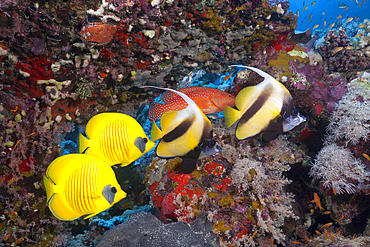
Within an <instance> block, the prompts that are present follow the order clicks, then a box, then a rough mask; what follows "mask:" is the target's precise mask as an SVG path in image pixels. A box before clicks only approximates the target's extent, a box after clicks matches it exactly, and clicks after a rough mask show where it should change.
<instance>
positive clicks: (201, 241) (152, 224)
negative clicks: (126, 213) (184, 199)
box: [97, 211, 219, 247]
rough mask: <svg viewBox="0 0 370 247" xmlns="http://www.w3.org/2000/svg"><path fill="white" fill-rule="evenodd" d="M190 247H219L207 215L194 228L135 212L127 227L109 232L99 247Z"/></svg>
mask: <svg viewBox="0 0 370 247" xmlns="http://www.w3.org/2000/svg"><path fill="white" fill-rule="evenodd" d="M113 246H114V247H120V246H122V247H123V246H124V247H128V246H130V247H132V246H153V247H156V246H157V247H159V246H160V247H189V246H202V247H207V246H219V240H218V238H217V237H216V236H215V235H214V234H213V231H212V223H211V222H209V221H208V220H207V215H206V214H200V215H199V216H198V218H197V219H196V220H195V221H193V222H192V223H190V224H186V223H184V222H175V223H169V224H164V223H162V222H161V221H160V220H159V219H158V218H156V217H155V216H154V215H152V214H151V213H147V212H141V211H140V212H135V213H133V214H132V215H131V216H130V218H129V219H128V220H126V221H125V222H124V223H122V224H120V225H118V226H116V227H115V228H113V229H111V230H109V231H107V232H106V233H105V234H104V236H103V237H102V239H101V241H100V242H99V244H98V245H97V247H113Z"/></svg>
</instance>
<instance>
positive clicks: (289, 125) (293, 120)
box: [283, 113, 307, 132]
mask: <svg viewBox="0 0 370 247" xmlns="http://www.w3.org/2000/svg"><path fill="white" fill-rule="evenodd" d="M306 120H307V118H306V117H305V116H303V115H301V114H300V113H298V114H297V116H294V117H293V116H290V117H288V118H286V119H285V121H284V124H283V131H284V132H287V131H290V130H292V129H294V128H295V127H296V126H298V125H300V124H301V123H303V122H306Z"/></svg>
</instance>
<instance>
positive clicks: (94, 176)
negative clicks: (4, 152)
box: [43, 154, 126, 220]
mask: <svg viewBox="0 0 370 247" xmlns="http://www.w3.org/2000/svg"><path fill="white" fill-rule="evenodd" d="M43 182H44V186H45V189H46V197H47V201H48V207H49V209H50V211H51V212H52V213H53V215H54V216H55V217H57V218H58V219H60V220H75V219H77V218H79V217H81V216H84V215H85V216H86V218H89V217H91V216H94V215H96V214H98V213H100V212H103V211H105V210H107V209H108V208H110V207H111V206H113V204H115V203H117V202H119V201H120V200H121V199H123V198H125V197H126V193H125V192H124V191H123V190H122V189H121V187H120V185H119V184H118V182H117V179H116V176H115V173H114V171H113V169H112V168H111V166H110V165H109V164H108V163H107V162H105V161H104V160H102V159H100V158H98V157H96V156H93V155H88V154H68V155H64V156H61V157H59V158H57V159H55V160H54V161H53V162H52V163H51V164H50V165H49V167H48V168H47V170H46V174H45V175H44V177H43ZM86 218H85V219H86Z"/></svg>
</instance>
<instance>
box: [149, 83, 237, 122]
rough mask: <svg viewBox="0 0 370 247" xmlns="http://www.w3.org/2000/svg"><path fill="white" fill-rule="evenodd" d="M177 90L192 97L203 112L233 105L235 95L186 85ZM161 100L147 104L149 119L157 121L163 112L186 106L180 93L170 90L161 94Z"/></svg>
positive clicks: (208, 112)
mask: <svg viewBox="0 0 370 247" xmlns="http://www.w3.org/2000/svg"><path fill="white" fill-rule="evenodd" d="M177 91H179V92H182V93H184V94H186V95H187V96H188V97H189V98H190V99H192V100H193V101H194V102H195V103H196V104H197V106H198V107H199V108H200V109H201V110H202V112H203V113H204V114H211V113H218V112H221V111H223V110H224V108H225V106H231V107H233V106H235V97H234V96H233V95H231V94H228V93H226V92H224V91H222V90H220V89H217V88H209V87H187V88H182V89H179V90H177ZM161 101H162V102H163V103H164V104H160V103H157V102H151V103H150V104H149V113H148V119H149V121H151V122H153V121H157V120H158V119H159V118H160V117H161V116H162V115H163V114H164V113H165V112H168V111H178V110H182V109H184V108H186V106H187V104H186V102H185V100H183V98H182V97H181V96H180V95H178V94H176V93H173V92H171V91H168V92H165V93H164V94H162V96H161Z"/></svg>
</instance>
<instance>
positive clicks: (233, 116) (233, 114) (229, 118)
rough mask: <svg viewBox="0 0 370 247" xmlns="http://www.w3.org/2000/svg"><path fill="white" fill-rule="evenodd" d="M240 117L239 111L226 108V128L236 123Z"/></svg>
mask: <svg viewBox="0 0 370 247" xmlns="http://www.w3.org/2000/svg"><path fill="white" fill-rule="evenodd" d="M240 115H241V112H240V111H239V110H236V109H234V108H231V107H230V106H226V107H225V109H224V116H225V123H226V127H227V128H229V127H230V126H232V125H233V124H234V123H235V122H236V121H238V120H239V118H240V117H241V116H240Z"/></svg>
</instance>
